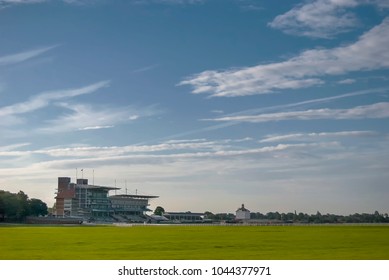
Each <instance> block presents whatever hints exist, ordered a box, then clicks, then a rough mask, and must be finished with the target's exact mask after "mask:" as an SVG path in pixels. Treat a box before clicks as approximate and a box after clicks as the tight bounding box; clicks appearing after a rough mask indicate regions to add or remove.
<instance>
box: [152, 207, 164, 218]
mask: <svg viewBox="0 0 389 280" xmlns="http://www.w3.org/2000/svg"><path fill="white" fill-rule="evenodd" d="M164 213H165V209H163V207H161V206H157V208H155V210H154V214H155V215H159V216H162V215H163V214H164Z"/></svg>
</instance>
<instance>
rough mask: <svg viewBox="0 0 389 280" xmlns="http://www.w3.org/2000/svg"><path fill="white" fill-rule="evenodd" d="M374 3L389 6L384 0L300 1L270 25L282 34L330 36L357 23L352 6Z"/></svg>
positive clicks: (343, 31)
mask: <svg viewBox="0 0 389 280" xmlns="http://www.w3.org/2000/svg"><path fill="white" fill-rule="evenodd" d="M361 5H374V6H377V7H379V8H382V9H383V8H389V1H387V0H346V1H345V0H314V1H308V2H306V3H304V4H299V5H297V6H296V7H294V8H293V9H291V10H290V11H288V12H286V13H285V14H282V15H279V16H277V17H276V18H275V19H274V20H273V21H272V22H270V23H269V26H270V27H273V28H276V29H281V30H282V31H284V32H285V33H288V34H293V35H298V36H308V37H316V38H327V39H328V38H333V37H335V36H336V35H337V34H341V33H345V32H348V31H350V30H352V29H354V28H355V27H356V26H358V25H359V24H360V22H359V20H358V17H357V15H356V14H355V13H353V12H352V9H353V8H356V7H357V6H361Z"/></svg>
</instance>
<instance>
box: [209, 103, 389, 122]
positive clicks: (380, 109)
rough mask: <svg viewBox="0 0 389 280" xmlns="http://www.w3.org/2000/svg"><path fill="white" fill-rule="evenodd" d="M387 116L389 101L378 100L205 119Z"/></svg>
mask: <svg viewBox="0 0 389 280" xmlns="http://www.w3.org/2000/svg"><path fill="white" fill-rule="evenodd" d="M388 117H389V102H380V103H375V104H371V105H363V106H357V107H354V108H351V109H328V108H324V109H311V110H305V111H291V112H279V113H269V114H260V115H239V116H228V117H222V118H214V119H205V120H207V121H222V122H225V121H227V122H230V121H232V122H250V123H261V122H271V121H285V120H319V119H328V120H342V119H343V120H346V119H348V120H355V119H382V118H388Z"/></svg>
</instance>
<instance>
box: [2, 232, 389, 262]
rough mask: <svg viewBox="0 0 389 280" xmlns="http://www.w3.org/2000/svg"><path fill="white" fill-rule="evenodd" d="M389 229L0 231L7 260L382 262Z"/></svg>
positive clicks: (387, 251)
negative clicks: (379, 260)
mask: <svg viewBox="0 0 389 280" xmlns="http://www.w3.org/2000/svg"><path fill="white" fill-rule="evenodd" d="M388 236H389V226H136V227H115V226H96V227H91V226H58V227H49V226H28V227H20V226H19V227H0V259H3V260H4V259H8V260H21V259H24V260H39V259H43V260H123V259H127V260H138V259H140V260H154V259H157V260H158V259H163V260H180V259H181V260H196V259H197V260H216V259H217V260H229V259H236V260H244V259H247V260H250V259H252V260H258V259H268V260H323V259H324V260H325V259H329V260H342V259H343V260H346V259H347V260H348V259H361V260H378V259H386V260H387V259H389V238H388Z"/></svg>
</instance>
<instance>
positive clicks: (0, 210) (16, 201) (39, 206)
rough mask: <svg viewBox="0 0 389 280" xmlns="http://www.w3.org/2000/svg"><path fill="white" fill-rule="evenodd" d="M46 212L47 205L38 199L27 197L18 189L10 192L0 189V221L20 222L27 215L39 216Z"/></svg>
mask: <svg viewBox="0 0 389 280" xmlns="http://www.w3.org/2000/svg"><path fill="white" fill-rule="evenodd" d="M46 214H47V205H46V203H44V202H43V201H41V200H39V199H35V198H32V199H29V198H28V196H27V195H26V194H25V193H24V192H22V191H19V192H18V193H16V194H15V193H10V192H7V191H3V190H0V222H2V221H10V222H20V221H23V220H24V219H25V218H26V217H27V216H40V215H46Z"/></svg>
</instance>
